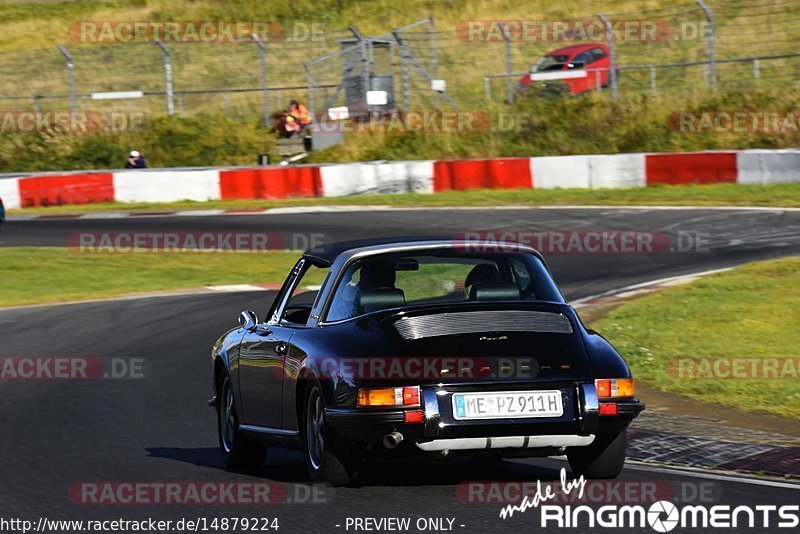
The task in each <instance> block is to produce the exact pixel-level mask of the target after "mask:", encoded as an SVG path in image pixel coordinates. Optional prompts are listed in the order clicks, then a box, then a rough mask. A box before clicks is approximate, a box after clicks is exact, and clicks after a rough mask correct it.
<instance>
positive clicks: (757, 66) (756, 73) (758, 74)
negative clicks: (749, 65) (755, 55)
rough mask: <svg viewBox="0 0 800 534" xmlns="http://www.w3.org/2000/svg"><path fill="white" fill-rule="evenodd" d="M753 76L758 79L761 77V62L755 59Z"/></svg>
mask: <svg viewBox="0 0 800 534" xmlns="http://www.w3.org/2000/svg"><path fill="white" fill-rule="evenodd" d="M753 78H754V79H756V80H758V79H759V78H761V63H760V62H759V61H758V60H757V59H754V60H753Z"/></svg>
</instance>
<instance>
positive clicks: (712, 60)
mask: <svg viewBox="0 0 800 534" xmlns="http://www.w3.org/2000/svg"><path fill="white" fill-rule="evenodd" d="M695 1H696V2H697V5H698V6H700V9H702V10H703V13H705V15H706V20H708V62H709V67H710V72H709V76H710V77H711V90H712V91H716V90H717V57H716V51H715V49H714V15H713V13H711V10H710V9H708V6H707V5H706V4H705V2H703V0H695Z"/></svg>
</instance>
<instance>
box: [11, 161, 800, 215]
mask: <svg viewBox="0 0 800 534" xmlns="http://www.w3.org/2000/svg"><path fill="white" fill-rule="evenodd" d="M785 182H800V150H744V151H717V152H688V153H676V154H614V155H580V156H554V157H534V158H493V159H473V160H445V161H392V162H385V161H382V162H364V163H341V164H324V165H298V166H284V167H282V166H275V167H234V168H224V169H147V170H128V171H116V172H100V171H89V172H86V171H84V172H71V173H45V174H36V175H24V176H10V177H8V178H3V177H2V176H0V197H2V198H3V201H4V202H5V205H6V206H7V207H8V208H12V209H13V208H18V207H31V206H50V205H58V204H85V203H90V202H110V201H117V202H170V201H179V200H195V201H205V200H219V199H280V198H292V197H341V196H348V195H364V194H391V193H409V192H413V193H435V192H440V191H464V190H469V189H530V188H536V189H553V188H586V189H599V188H606V187H644V186H646V185H654V184H673V185H679V184H712V183H742V184H771V183H785Z"/></svg>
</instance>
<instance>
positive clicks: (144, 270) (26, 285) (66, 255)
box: [0, 247, 298, 306]
mask: <svg viewBox="0 0 800 534" xmlns="http://www.w3.org/2000/svg"><path fill="white" fill-rule="evenodd" d="M297 258H298V253H296V252H283V251H274V252H268V253H263V254H258V253H249V252H217V253H201V252H199V253H190V252H187V253H175V254H166V253H161V254H158V253H130V254H104V253H99V254H80V253H78V252H75V251H72V250H70V249H67V248H56V247H9V248H0V306H19V305H25V304H45V303H54V302H67V301H76V300H88V299H96V298H107V297H117V296H120V295H125V294H130V293H139V292H150V291H163V290H174V289H186V288H195V287H202V286H205V285H216V284H237V283H264V284H271V283H282V282H283V280H284V279H285V277H286V274H287V273H288V272H289V269H291V267H292V265H294V263H295V262H296V261H297Z"/></svg>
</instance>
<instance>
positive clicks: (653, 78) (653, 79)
mask: <svg viewBox="0 0 800 534" xmlns="http://www.w3.org/2000/svg"><path fill="white" fill-rule="evenodd" d="M650 91H651V92H652V93H653V96H656V67H655V66H654V65H650Z"/></svg>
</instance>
